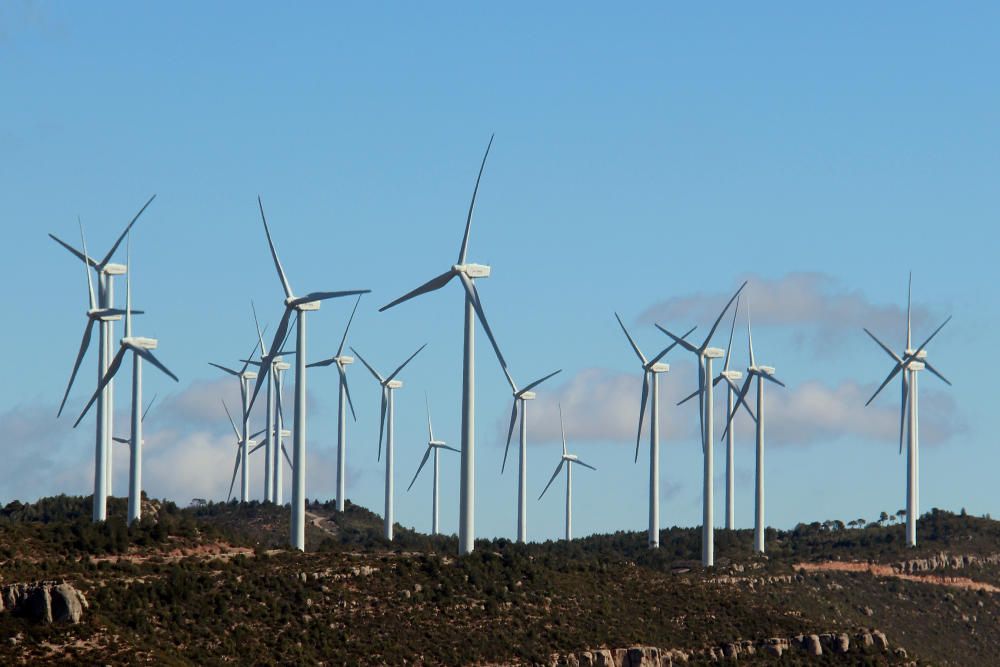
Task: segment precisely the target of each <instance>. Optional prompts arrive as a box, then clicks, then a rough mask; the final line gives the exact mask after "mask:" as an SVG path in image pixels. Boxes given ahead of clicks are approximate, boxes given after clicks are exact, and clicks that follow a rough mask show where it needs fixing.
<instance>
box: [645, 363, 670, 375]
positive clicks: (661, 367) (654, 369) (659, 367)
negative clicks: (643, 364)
mask: <svg viewBox="0 0 1000 667" xmlns="http://www.w3.org/2000/svg"><path fill="white" fill-rule="evenodd" d="M647 370H648V371H649V372H650V373H669V372H670V364H665V363H663V362H661V361H657V362H656V363H655V364H653V365H652V366H650V367H649V368H648V369H647Z"/></svg>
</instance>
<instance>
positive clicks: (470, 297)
mask: <svg viewBox="0 0 1000 667" xmlns="http://www.w3.org/2000/svg"><path fill="white" fill-rule="evenodd" d="M492 145H493V137H492V136H491V137H490V143H489V144H488V145H487V146H486V153H485V154H484V155H483V161H482V164H480V165H479V175H478V176H477V177H476V187H475V188H474V189H473V191H472V202H471V203H470V204H469V214H468V216H467V217H466V219H465V235H464V236H463V237H462V246H461V248H460V249H459V251H458V263H457V264H453V265H452V266H451V267H450V268H449V269H448V270H447V271H445V272H444V273H442V274H441V275H439V276H437V277H435V278H431V279H430V280H428V281H427V282H426V283H424V284H423V285H421V286H420V287H418V288H416V289H414V290H412V291H410V292H408V293H406V294H404V295H403V296H401V297H399V298H398V299H396V300H395V301H393V302H391V303H389V304H387V305H385V306H382V307H381V308H379V312H382V311H385V310H388V309H389V308H392V307H393V306H395V305H397V304H400V303H402V302H404V301H407V300H409V299H412V298H413V297H415V296H419V295H421V294H426V293H427V292H433V291H434V290H438V289H441V288H442V287H444V286H445V285H447V284H448V283H449V282H450V281H451V279H452V278H454V277H455V276H458V278H459V280H461V282H462V286H463V287H464V288H465V311H464V312H465V345H464V351H463V355H462V356H463V359H462V476H461V498H460V503H459V524H458V552H459V554H461V555H464V554H468V553H472V550H473V549H474V548H475V539H476V531H475V502H476V444H475V442H476V440H475V432H476V428H475V426H476V425H475V416H476V410H475V373H476V363H475V362H476V350H475V348H476V345H475V335H476V333H475V332H476V317H477V316H478V318H479V321H480V323H482V325H483V329H484V330H485V331H486V336H487V337H488V338H489V339H490V343H491V344H492V345H493V351H494V352H496V355H497V359H498V360H499V361H500V366H501V367H502V368H504V369H506V368H507V362H506V361H504V358H503V355H502V354H500V347H499V346H498V345H497V342H496V339H495V338H494V337H493V331H492V330H491V329H490V325H489V322H487V321H486V313H485V312H484V311H483V305H482V302H481V301H480V299H479V292H478V291H477V290H476V285H475V283H474V282H473V281H474V280H475V279H476V278H488V277H489V275H490V267H488V266H485V265H483V264H471V263H467V262H466V261H465V260H466V257H465V256H466V252H467V251H468V249H469V231H470V230H471V228H472V211H473V209H474V208H475V206H476V193H478V192H479V181H480V179H481V178H482V177H483V168H484V167H485V166H486V157H487V156H488V155H489V154H490V146H492Z"/></svg>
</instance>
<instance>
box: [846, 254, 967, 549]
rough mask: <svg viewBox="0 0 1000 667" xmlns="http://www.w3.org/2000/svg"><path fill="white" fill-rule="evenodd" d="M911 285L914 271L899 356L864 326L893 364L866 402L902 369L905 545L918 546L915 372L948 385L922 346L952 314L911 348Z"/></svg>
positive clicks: (901, 423) (908, 292)
mask: <svg viewBox="0 0 1000 667" xmlns="http://www.w3.org/2000/svg"><path fill="white" fill-rule="evenodd" d="M912 284H913V274H912V273H911V274H910V283H909V286H908V287H907V290H906V349H905V350H904V351H903V354H902V356H900V355H897V354H896V353H895V352H893V351H892V350H891V349H890V348H889V346H887V345H886V344H885V343H883V342H882V341H880V340H879V339H878V338H876V337H875V334H873V333H872V332H871V331H869V330H868V329H865V333H867V334H868V335H869V336H871V338H872V340H874V341H875V342H876V343H878V346H879V347H881V348H882V350H883V351H885V353H886V354H888V355H889V356H890V357H891V358H892V360H893V361H894V362H895V364H894V365H893V367H892V370H891V371H889V375H887V376H886V378H885V380H883V381H882V384H881V385H879V388H878V389H876V390H875V393H874V394H872V397H871V398H869V399H868V402H867V403H865V405H866V406H867V405H869V404H870V403H871V402H872V401H873V400H875V397H876V396H878V395H879V392H881V391H882V389H884V388H885V386H886V385H887V384H889V382H890V381H892V379H893V378H894V377H896V375H897V374H899V372H900V371H902V372H903V388H902V389H903V392H902V405H901V406H900V415H899V453H900V454H902V453H903V432H904V430H905V431H906V434H907V449H906V544H907V545H908V546H911V547H915V546H917V513H918V512H919V507H920V439H919V432H920V431H919V428H918V426H919V424H918V419H917V415H918V409H917V408H918V393H917V373H918V372H920V371H922V370H924V369H927V370H928V371H930V372H931V373H933V374H934V375H936V376H937V377H938V378H940V379H941V380H942V381H943V382H944V383H945V384H947V385H948V386H951V382H949V381H948V380H947V379H946V378H945V377H944V376H943V375H941V373H939V372H938V370H937V369H936V368H934V367H933V366H932V365H931V364H930V362H929V361H927V350H926V349H925V348H926V347H927V345H928V343H930V342H931V340H933V339H934V337H935V336H937V334H938V332H939V331H941V329H943V328H944V325H945V324H948V322H949V321H951V316H948V318H947V319H946V320H945V321H944V322H942V323H941V326H939V327H938V328H937V329H935V330H934V333H932V334H931V335H930V336H928V337H927V340H925V341H924V342H923V343H922V344H921V345H920V347H918V348H916V349H913V345H912V329H913V328H912V325H911V320H910V293H911V287H912ZM907 416H909V421H907Z"/></svg>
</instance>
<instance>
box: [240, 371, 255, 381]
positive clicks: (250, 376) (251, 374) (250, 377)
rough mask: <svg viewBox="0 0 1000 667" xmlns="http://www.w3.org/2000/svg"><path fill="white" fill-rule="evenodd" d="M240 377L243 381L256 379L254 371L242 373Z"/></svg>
mask: <svg viewBox="0 0 1000 667" xmlns="http://www.w3.org/2000/svg"><path fill="white" fill-rule="evenodd" d="M240 377H242V378H243V379H244V380H256V379H257V372H256V371H243V372H242V373H241V374H240Z"/></svg>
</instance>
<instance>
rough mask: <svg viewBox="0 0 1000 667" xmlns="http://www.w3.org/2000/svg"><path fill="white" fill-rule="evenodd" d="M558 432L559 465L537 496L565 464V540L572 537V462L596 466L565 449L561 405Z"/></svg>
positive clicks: (554, 478) (547, 487) (545, 489)
mask: <svg viewBox="0 0 1000 667" xmlns="http://www.w3.org/2000/svg"><path fill="white" fill-rule="evenodd" d="M559 432H560V433H561V434H562V457H561V458H560V459H559V465H557V466H556V470H555V472H553V473H552V477H550V478H549V483H548V484H546V485H545V488H544V489H542V493H541V495H540V496H538V499H539V500H541V499H542V496H544V495H545V492H546V491H548V490H549V487H550V486H552V482H554V481H555V480H556V477H558V476H559V471H560V470H562V467H563V465H565V466H566V540H567V541H569V540H571V539H573V464H574V463H579V464H580V465H582V466H583V467H584V468H590V469H591V470H594V471H596V470H597V468H595V467H594V466H592V465H590V464H589V463H584V462H583V461H581V460H580V458H579V457H578V456H577V455H576V454H570V453H569V452H567V451H566V429H565V428H564V427H563V418H562V405H561V404H560V405H559Z"/></svg>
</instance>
